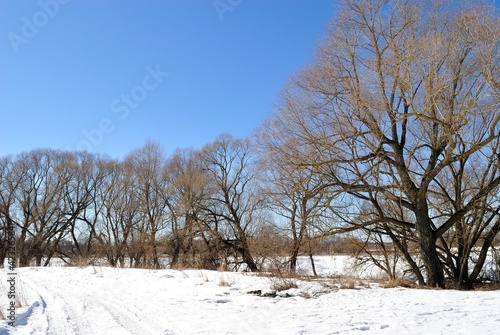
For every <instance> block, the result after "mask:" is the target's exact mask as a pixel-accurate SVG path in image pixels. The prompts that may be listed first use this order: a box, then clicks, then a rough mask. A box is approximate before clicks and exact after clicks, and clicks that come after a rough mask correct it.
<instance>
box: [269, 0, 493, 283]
mask: <svg viewBox="0 0 500 335" xmlns="http://www.w3.org/2000/svg"><path fill="white" fill-rule="evenodd" d="M499 40H500V24H499V18H498V17H497V15H496V14H495V12H494V8H488V7H487V6H485V5H482V4H481V3H478V2H474V1H467V2H460V3H458V2H455V1H425V0H421V1H418V0H417V1H414V0H412V1H397V0H362V1H344V2H343V4H342V5H340V6H339V8H338V12H337V14H336V15H335V16H334V18H333V20H332V23H331V26H330V28H329V31H328V35H327V37H326V38H325V40H324V41H323V42H322V44H321V46H320V47H319V48H318V53H317V56H316V58H315V61H314V62H313V64H312V65H311V66H309V67H308V68H306V69H305V70H303V71H302V72H301V73H300V74H298V75H297V76H295V77H293V78H292V80H291V84H290V85H289V86H288V87H287V89H286V90H285V92H284V94H283V99H282V100H281V103H280V105H279V108H278V111H277V113H276V114H275V115H274V116H273V117H272V119H271V120H269V121H268V122H266V124H265V125H264V127H263V128H264V129H263V130H262V133H263V134H265V133H266V132H267V134H269V133H273V132H274V133H281V134H283V135H282V138H281V140H280V141H275V142H273V143H271V144H270V146H274V147H275V150H276V149H277V148H279V147H280V146H281V147H282V149H283V150H284V151H285V152H286V157H288V159H289V161H294V162H295V164H296V166H298V167H300V166H303V167H307V168H310V167H311V166H314V167H315V168H316V169H318V170H321V171H323V173H324V180H325V183H329V184H330V186H331V190H332V192H334V193H332V194H335V192H336V194H339V195H340V194H342V195H343V197H342V198H341V199H343V200H346V199H349V203H350V205H349V208H351V209H352V213H351V216H350V218H351V224H352V225H356V224H358V225H360V226H363V227H365V228H366V227H367V226H368V225H374V226H378V227H380V228H381V229H382V230H383V231H386V232H390V233H391V234H392V237H395V238H396V239H395V242H396V244H398V243H397V242H401V243H402V245H401V246H400V247H401V248H404V246H405V245H406V241H402V240H399V241H398V238H399V237H401V236H402V235H401V234H402V233H400V232H404V231H408V232H411V234H410V235H411V236H414V237H413V238H414V241H415V242H416V245H417V246H418V248H419V250H420V256H419V260H421V261H422V262H423V264H424V271H423V273H424V276H425V278H426V279H425V284H427V285H430V286H443V285H444V279H445V271H444V266H443V264H446V262H445V259H446V258H447V257H448V256H453V255H446V253H445V251H444V250H448V251H449V250H452V248H449V247H450V246H449V245H448V248H447V249H443V244H444V243H446V240H445V239H444V238H443V237H444V236H445V235H446V234H450V233H451V232H454V233H453V234H455V232H457V231H458V228H460V227H462V226H463V225H468V224H469V225H474V224H480V223H476V222H471V220H469V219H467V218H468V217H469V216H470V215H472V214H473V213H476V212H477V211H482V213H483V214H485V215H484V216H482V218H483V219H482V220H483V221H482V222H481V224H482V225H481V226H480V228H478V229H477V231H476V233H477V234H476V237H477V238H476V239H475V240H474V241H473V242H471V243H473V245H474V243H475V244H476V245H480V243H481V242H485V243H486V242H487V241H486V238H484V236H485V235H487V233H488V232H493V236H494V235H495V234H496V233H497V232H498V219H496V215H497V212H498V209H497V207H496V206H497V204H496V201H497V200H496V197H495V196H494V195H495V193H496V192H497V191H498V186H499V185H500V173H499V172H498V169H497V168H496V166H497V164H498V160H499V157H500V156H499V155H500V152H499V148H498V139H499V135H500V133H499V125H498V122H499V118H500V113H499V111H500V109H499V107H500V96H499V94H500V71H499V65H500V64H499V58H500V50H499ZM267 137H272V136H269V135H267ZM274 138H276V137H274ZM290 143H293V145H290ZM457 173H458V174H460V176H459V177H460V178H455V179H453V178H450V176H456V175H457ZM486 200H487V201H486ZM394 208H399V211H395V210H394ZM356 211H357V212H356ZM395 213H399V214H397V215H396V214H395ZM344 218H346V216H345V215H344ZM347 221H349V220H346V221H345V222H347ZM495 230H496V232H495ZM379 231H380V230H379ZM396 232H398V233H397V234H396ZM455 235H456V234H455ZM490 235H491V234H490ZM470 248H472V246H469V249H470ZM406 251H407V250H406ZM408 257H410V256H409V255H408ZM414 270H415V271H419V269H418V268H417V267H415V268H414ZM420 278H423V277H422V276H420Z"/></svg>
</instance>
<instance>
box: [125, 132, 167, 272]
mask: <svg viewBox="0 0 500 335" xmlns="http://www.w3.org/2000/svg"><path fill="white" fill-rule="evenodd" d="M126 163H127V164H129V165H130V166H131V168H132V169H133V171H134V178H136V182H137V185H138V188H137V190H136V193H135V196H136V197H137V204H138V205H139V210H140V212H141V214H142V222H141V223H142V226H141V229H140V232H139V234H140V236H139V238H140V239H142V238H146V244H145V246H146V248H147V250H146V251H147V253H146V256H147V261H148V264H149V265H150V266H152V267H154V268H159V267H160V262H159V250H158V248H159V246H158V237H159V234H161V233H162V231H163V230H164V229H165V228H166V225H167V219H166V209H167V202H166V201H165V199H166V198H167V197H166V196H165V194H164V193H165V192H166V190H167V183H166V180H165V178H164V174H163V169H164V166H165V156H164V153H163V149H162V148H161V146H160V145H159V144H158V143H155V142H152V141H148V142H147V143H146V144H145V145H144V146H143V147H141V148H139V149H136V150H134V151H132V153H130V154H129V156H127V158H126ZM144 234H145V235H144Z"/></svg>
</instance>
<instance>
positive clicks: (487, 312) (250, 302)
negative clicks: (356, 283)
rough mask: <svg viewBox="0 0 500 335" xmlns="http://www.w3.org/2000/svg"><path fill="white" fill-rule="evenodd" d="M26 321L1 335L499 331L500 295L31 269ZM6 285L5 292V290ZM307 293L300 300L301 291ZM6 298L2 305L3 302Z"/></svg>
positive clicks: (26, 272) (199, 274) (0, 329)
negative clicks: (275, 289) (273, 288)
mask: <svg viewBox="0 0 500 335" xmlns="http://www.w3.org/2000/svg"><path fill="white" fill-rule="evenodd" d="M20 278H21V281H22V287H21V293H22V295H23V298H24V300H25V301H26V303H27V304H28V306H26V307H23V308H21V309H19V310H18V326H17V327H16V328H15V329H13V328H11V327H8V326H7V325H6V323H5V322H0V334H1V335H4V334H15V335H19V334H54V335H62V334H67V335H69V334H84V335H86V334H88V335H90V334H106V335H113V334H124V335H125V334H141V335H142V334H164V335H166V334H170V335H173V334H177V335H181V334H280V335H281V334H398V335H401V334H498V330H499V329H500V291H491V292H460V291H449V290H442V291H441V290H412V289H399V288H396V289H382V288H378V287H375V288H369V289H368V288H358V289H354V290H347V289H341V290H337V291H334V292H331V293H328V294H321V295H318V293H319V292H320V291H322V290H323V291H324V289H325V288H324V286H322V285H320V284H318V283H312V282H298V285H299V288H298V289H292V290H290V291H288V293H289V294H290V295H291V296H292V297H289V298H284V297H283V298H280V297H276V298H264V297H259V296H255V295H252V294H248V292H249V291H253V290H263V291H266V290H269V288H270V285H271V284H272V282H271V280H270V279H269V278H265V277H258V276H254V275H250V274H242V273H221V272H214V271H196V270H186V271H173V270H159V271H152V270H136V269H113V268H92V267H88V268H85V269H81V268H54V267H52V268H23V269H20ZM0 289H3V288H1V287H0ZM304 292H305V293H306V296H307V297H311V296H315V295H316V296H317V297H316V298H306V297H302V296H301V293H302V294H303V293H304ZM3 299H4V297H2V300H0V304H3V306H5V302H4V300H3Z"/></svg>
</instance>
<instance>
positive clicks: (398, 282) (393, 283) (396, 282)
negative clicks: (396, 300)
mask: <svg viewBox="0 0 500 335" xmlns="http://www.w3.org/2000/svg"><path fill="white" fill-rule="evenodd" d="M381 287H383V288H395V287H405V288H416V287H417V286H416V285H415V284H414V283H412V282H411V281H409V280H406V279H402V278H396V279H390V280H388V281H387V282H385V283H383V284H382V285H381Z"/></svg>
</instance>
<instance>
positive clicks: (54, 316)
mask: <svg viewBox="0 0 500 335" xmlns="http://www.w3.org/2000/svg"><path fill="white" fill-rule="evenodd" d="M23 283H24V284H25V285H27V286H28V287H29V288H30V289H31V290H32V292H33V294H34V295H36V296H37V301H36V302H35V303H34V304H33V305H32V306H33V307H34V310H33V311H32V312H31V313H29V315H26V320H23V323H28V320H31V319H33V318H34V319H36V320H33V321H32V322H30V323H31V324H32V325H34V326H35V327H34V329H32V332H31V334H47V335H51V334H54V335H60V334H81V335H87V334H88V335H91V334H92V332H91V327H90V323H89V322H88V321H87V320H85V319H84V318H82V317H81V315H79V314H78V313H76V312H75V310H74V306H71V305H70V304H68V302H67V301H66V300H65V299H61V297H58V296H57V295H54V294H53V292H52V290H51V289H49V287H48V286H46V285H43V284H41V283H35V282H33V281H32V280H27V279H26V278H25V277H23Z"/></svg>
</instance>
